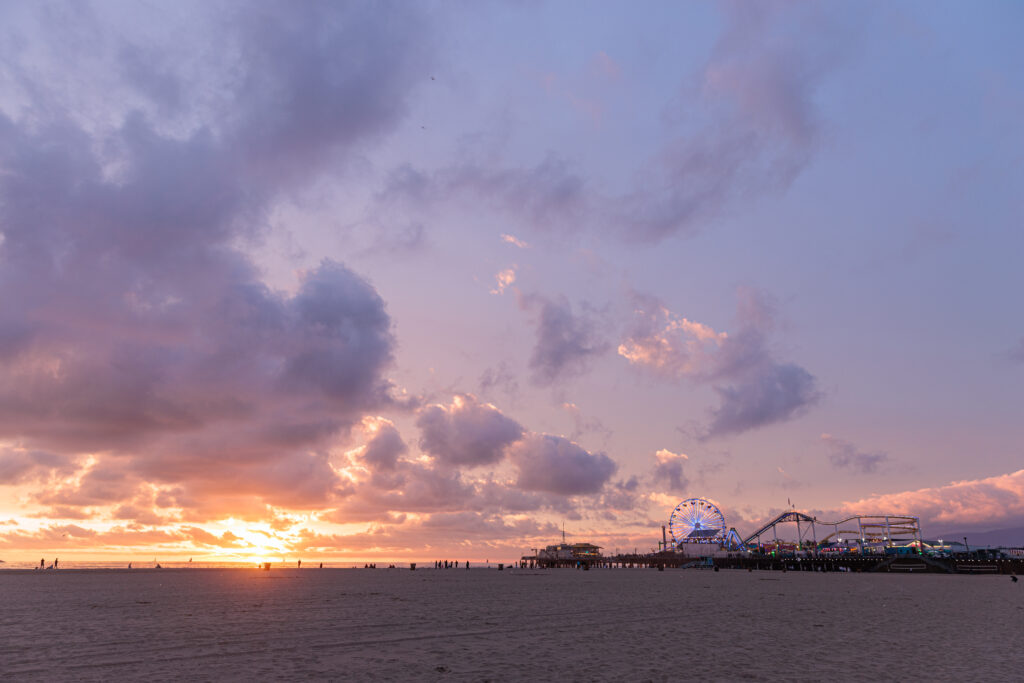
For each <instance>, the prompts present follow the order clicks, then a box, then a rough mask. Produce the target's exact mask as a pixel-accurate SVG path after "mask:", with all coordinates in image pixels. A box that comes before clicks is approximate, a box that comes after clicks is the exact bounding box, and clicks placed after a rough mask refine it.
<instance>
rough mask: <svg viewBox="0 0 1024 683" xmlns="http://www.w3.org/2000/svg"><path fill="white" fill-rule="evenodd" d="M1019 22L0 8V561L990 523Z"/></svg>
mask: <svg viewBox="0 0 1024 683" xmlns="http://www.w3.org/2000/svg"><path fill="white" fill-rule="evenodd" d="M1022 21H1024V7H1022V6H1021V5H1020V4H1019V3H1013V2H981V3H959V2H901V3H886V2H877V3H873V2H864V3H855V4H853V3H799V2H760V3H738V2H737V3H730V2H725V3H678V2H654V1H653V0H652V1H651V2H644V3H639V4H637V3H615V2H606V3H597V4H594V3H585V2H569V1H565V2H543V1H540V0H537V1H523V2H507V3H498V2H487V3H477V2H464V1H457V0H451V1H450V2H422V3H421V2H359V1H355V0H353V1H352V2H343V3H339V2H315V1H311V2H306V3H299V4H296V3H286V2H281V3H276V2H269V1H266V0H260V1H259V2H252V3H241V2H216V3H209V2H175V3H156V2H147V3H140V2H115V1H113V0H109V1H103V2H95V3H88V2H18V1H9V2H4V3H2V4H0V559H5V560H8V561H10V560H11V559H15V560H16V559H20V558H22V557H32V558H34V557H36V556H39V555H40V553H51V554H52V553H58V554H60V555H61V556H62V557H64V558H93V559H95V558H130V557H136V556H146V557H149V556H157V555H159V556H160V557H164V558H167V559H171V558H184V557H193V556H194V557H197V558H210V559H237V560H245V561H248V560H254V559H264V558H266V559H276V558H278V557H282V558H291V559H294V558H308V559H309V560H310V561H312V560H314V559H315V558H318V557H319V558H327V559H363V560H379V561H386V560H388V559H394V560H398V559H413V560H415V559H417V558H419V559H438V558H452V559H454V558H466V559H473V560H479V559H483V558H504V559H515V558H518V557H519V556H520V555H522V554H526V553H527V552H529V549H530V548H535V547H538V546H543V545H546V544H548V543H554V542H556V541H558V540H560V538H561V530H562V528H563V525H564V528H565V531H566V535H567V537H569V538H571V539H572V540H576V541H590V542H594V543H597V544H598V545H601V546H603V547H605V548H607V549H608V550H609V551H614V550H616V549H618V550H625V549H632V548H634V547H636V548H641V549H645V550H646V549H649V548H651V547H654V546H655V545H656V542H657V541H658V540H659V539H660V532H661V530H660V526H661V525H662V524H666V523H667V522H668V517H669V514H670V513H671V511H672V509H673V507H674V506H675V505H676V504H677V503H678V502H679V501H681V500H683V499H686V498H691V497H703V498H707V499H709V500H711V501H713V502H714V503H715V504H717V505H718V506H719V507H720V508H721V510H722V512H723V514H724V515H725V518H726V521H727V523H728V525H729V526H734V527H736V528H737V529H738V531H739V532H740V533H741V534H744V533H745V532H750V531H752V530H753V529H754V528H755V527H756V525H758V524H759V523H760V522H763V521H764V520H766V519H768V518H770V517H772V516H774V515H775V514H778V513H779V512H781V511H782V510H784V509H787V508H788V507H789V505H790V504H792V505H793V506H794V507H796V508H798V509H800V510H804V511H806V512H808V513H810V514H815V515H818V516H819V518H821V519H826V520H832V519H836V518H840V517H843V516H849V515H851V514H887V513H888V514H911V515H916V516H919V517H920V518H921V522H922V525H923V528H924V532H925V536H929V535H932V536H934V535H936V534H939V533H942V532H949V531H962V530H978V531H986V530H992V529H1006V528H1018V527H1024V469H1022V468H1024V453H1022V450H1021V444H1024V419H1022V417H1024V416H1022V405H1024V315H1022V313H1024V309H1022V304H1021V292H1024V269H1022V268H1021V267H1020V258H1021V255H1022V254H1024V232H1022V230H1021V229H1020V226H1021V224H1022V218H1024V191H1022V190H1024V128H1022V127H1021V125H1020V121H1021V120H1022V119H1024V44H1022V43H1021V41H1020V40H1019V39H1018V31H1017V27H1019V26H1020V25H1021V23H1022ZM1020 542H1021V543H1024V538H1021V539H1020Z"/></svg>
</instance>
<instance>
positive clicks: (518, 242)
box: [501, 233, 530, 249]
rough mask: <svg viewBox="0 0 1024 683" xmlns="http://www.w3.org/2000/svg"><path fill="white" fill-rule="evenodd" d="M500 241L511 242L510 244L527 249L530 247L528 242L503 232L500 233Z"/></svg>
mask: <svg viewBox="0 0 1024 683" xmlns="http://www.w3.org/2000/svg"><path fill="white" fill-rule="evenodd" d="M501 241H502V242H505V243H506V244H511V245H514V246H516V247H519V248H520V249H529V248H530V245H529V244H527V243H526V242H524V241H523V240H521V239H519V238H518V237H516V236H515V235H509V234H506V233H503V234H502V235H501Z"/></svg>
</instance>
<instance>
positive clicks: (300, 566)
mask: <svg viewBox="0 0 1024 683" xmlns="http://www.w3.org/2000/svg"><path fill="white" fill-rule="evenodd" d="M298 569H302V560H299V566H298Z"/></svg>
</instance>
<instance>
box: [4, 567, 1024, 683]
mask: <svg viewBox="0 0 1024 683" xmlns="http://www.w3.org/2000/svg"><path fill="white" fill-rule="evenodd" d="M0 602H2V604H3V609H2V611H0V633H2V635H3V637H2V639H0V676H2V677H3V678H5V679H8V680H33V679H48V680H54V679H56V680H127V679H140V678H146V679H151V680H152V679H157V680H164V679H183V678H189V679H204V680H213V679H248V680H253V679H256V680H267V679H276V678H289V679H332V680H339V679H340V680H436V681H442V680H458V681H483V680H492V681H493V680H524V679H538V678H540V679H548V680H552V679H558V680H580V681H587V680H635V681H644V680H653V681H669V680H697V679H705V680H707V679H711V680H754V681H758V680H763V681H767V680H773V681H775V680H821V679H824V678H833V679H836V680H865V681H867V680H896V679H900V678H905V677H907V676H914V677H917V676H921V677H923V678H926V679H933V680H934V679H943V680H1014V679H1017V680H1019V676H1020V673H1021V671H1022V670H1024V648H1022V644H1024V641H1022V639H1021V635H1020V634H1021V633H1024V584H1022V583H1016V584H1014V583H1011V581H1010V580H1009V578H1008V577H1005V576H999V577H965V576H940V575H929V576H892V575H868V574H816V573H797V572H787V573H781V572H745V571H721V572H710V571H696V570H678V571H665V572H658V571H653V570H595V571H589V572H581V571H573V570H549V571H542V572H541V571H527V570H506V571H502V572H499V571H497V570H484V569H475V570H470V571H466V570H454V569H453V570H432V569H431V570H417V571H409V570H407V569H405V570H398V569H394V570H386V569H377V570H353V569H344V570H342V569H323V570H319V569H303V570H296V569H272V570H271V571H269V572H262V571H258V570H242V569H233V570H230V569H225V570H216V569H206V570H175V569H171V570H167V569H164V570H132V571H126V570H121V571H113V570H82V571H74V570H71V571H59V572H30V571H26V572H22V571H5V572H0Z"/></svg>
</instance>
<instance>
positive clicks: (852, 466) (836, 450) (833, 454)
mask: <svg viewBox="0 0 1024 683" xmlns="http://www.w3.org/2000/svg"><path fill="white" fill-rule="evenodd" d="M821 441H822V443H824V444H825V446H826V447H827V448H828V450H829V456H828V459H829V462H831V463H832V465H833V466H834V467H836V468H838V469H848V470H852V471H854V472H860V473H861V474H870V473H872V472H875V471H876V470H878V467H879V466H880V465H884V464H886V463H887V462H888V461H889V456H888V454H886V453H865V452H862V451H859V450H857V447H856V446H854V445H853V444H852V443H850V442H849V441H844V440H843V439H838V438H836V437H834V436H832V435H831V434H822V435H821Z"/></svg>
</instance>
